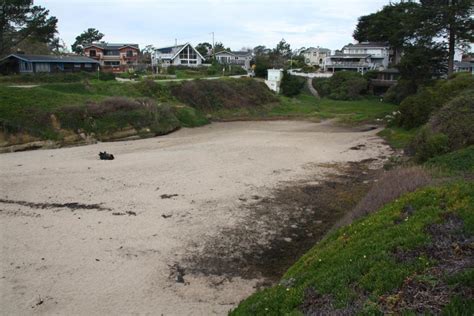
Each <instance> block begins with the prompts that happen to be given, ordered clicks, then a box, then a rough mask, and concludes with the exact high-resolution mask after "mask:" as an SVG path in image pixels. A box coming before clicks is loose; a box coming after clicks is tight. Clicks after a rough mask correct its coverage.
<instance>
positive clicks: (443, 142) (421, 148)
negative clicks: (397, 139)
mask: <svg viewBox="0 0 474 316" xmlns="http://www.w3.org/2000/svg"><path fill="white" fill-rule="evenodd" d="M410 147H411V148H412V149H413V152H414V153H415V160H416V161H417V162H420V163H421V162H425V161H426V160H428V159H430V158H431V157H435V156H438V155H441V154H444V153H447V152H448V151H449V147H448V136H446V135H445V134H443V133H434V132H432V131H431V130H430V129H429V128H428V127H427V126H425V127H423V128H422V129H420V131H419V132H418V134H417V135H416V136H415V139H414V140H413V142H412V143H411V145H410Z"/></svg>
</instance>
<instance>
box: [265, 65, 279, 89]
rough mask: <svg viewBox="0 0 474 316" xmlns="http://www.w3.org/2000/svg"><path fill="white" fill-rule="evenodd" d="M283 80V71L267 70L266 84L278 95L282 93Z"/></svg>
mask: <svg viewBox="0 0 474 316" xmlns="http://www.w3.org/2000/svg"><path fill="white" fill-rule="evenodd" d="M282 78H283V70H282V69H268V70H267V80H265V84H266V85H267V86H268V88H269V89H270V90H272V91H275V92H276V93H279V92H280V84H281V79H282Z"/></svg>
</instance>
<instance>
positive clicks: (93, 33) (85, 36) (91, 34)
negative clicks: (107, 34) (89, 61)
mask: <svg viewBox="0 0 474 316" xmlns="http://www.w3.org/2000/svg"><path fill="white" fill-rule="evenodd" d="M103 37H104V34H103V33H101V32H99V30H96V29H94V28H88V29H87V30H85V31H84V32H82V33H81V34H80V35H78V36H77V37H76V41H75V42H74V44H72V45H71V49H72V51H73V52H75V53H76V54H82V53H83V51H84V48H83V47H84V45H85V44H90V43H93V42H97V41H100V40H101V39H102V38H103Z"/></svg>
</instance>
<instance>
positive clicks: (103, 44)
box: [84, 42, 139, 50]
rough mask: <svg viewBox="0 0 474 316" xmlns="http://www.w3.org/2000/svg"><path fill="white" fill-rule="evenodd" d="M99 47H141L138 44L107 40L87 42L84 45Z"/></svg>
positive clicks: (112, 48) (114, 48) (111, 48)
mask: <svg viewBox="0 0 474 316" xmlns="http://www.w3.org/2000/svg"><path fill="white" fill-rule="evenodd" d="M91 46H95V47H99V48H102V49H110V50H116V49H120V48H123V47H133V48H136V49H139V47H138V44H127V43H105V42H98V43H90V44H85V45H84V47H91Z"/></svg>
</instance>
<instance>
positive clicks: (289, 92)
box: [280, 71, 306, 97]
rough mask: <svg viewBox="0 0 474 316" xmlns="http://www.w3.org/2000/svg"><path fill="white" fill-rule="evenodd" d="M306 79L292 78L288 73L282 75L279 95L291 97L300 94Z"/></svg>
mask: <svg viewBox="0 0 474 316" xmlns="http://www.w3.org/2000/svg"><path fill="white" fill-rule="evenodd" d="M305 82H306V79H305V78H303V77H298V76H292V75H290V74H289V73H288V72H286V71H285V72H284V73H283V78H282V79H281V84H280V89H281V93H282V94H283V95H285V96H287V97H292V96H295V95H297V94H299V93H300V92H301V89H303V87H304V84H305Z"/></svg>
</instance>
